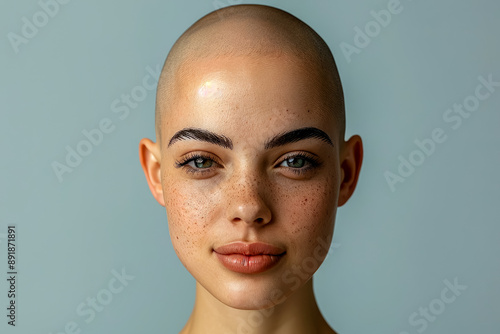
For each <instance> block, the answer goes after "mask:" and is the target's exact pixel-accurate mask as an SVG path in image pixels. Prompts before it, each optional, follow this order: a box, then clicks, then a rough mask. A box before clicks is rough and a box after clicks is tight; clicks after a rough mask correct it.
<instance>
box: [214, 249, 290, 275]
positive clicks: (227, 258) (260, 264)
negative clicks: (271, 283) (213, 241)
mask: <svg viewBox="0 0 500 334" xmlns="http://www.w3.org/2000/svg"><path fill="white" fill-rule="evenodd" d="M214 252H215V255H217V258H218V259H219V261H220V262H221V263H222V264H223V265H224V266H225V267H226V268H227V269H229V270H231V271H234V272H237V273H242V274H257V273H261V272H264V271H266V270H269V269H271V268H272V267H274V266H275V265H276V264H277V263H278V262H279V260H281V258H282V257H283V256H284V255H285V253H286V252H285V250H283V249H282V248H279V247H276V246H272V245H269V244H265V243H261V242H256V243H251V244H247V243H244V242H234V243H230V244H227V245H224V246H220V247H217V248H215V249H214Z"/></svg>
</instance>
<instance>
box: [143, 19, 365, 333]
mask: <svg viewBox="0 0 500 334" xmlns="http://www.w3.org/2000/svg"><path fill="white" fill-rule="evenodd" d="M251 24H252V23H251V22H250V23H249V22H242V23H241V25H242V26H241V29H242V30H243V31H251V28H252V27H251ZM231 25H232V28H234V22H231ZM247 25H250V26H247ZM222 28H224V27H222ZM222 28H221V30H220V33H231V31H234V29H222ZM226 28H227V27H226ZM245 29H246V30H245ZM228 31H229V32H228ZM241 35H242V36H244V38H246V39H245V41H247V40H248V38H249V36H250V37H251V34H250V35H247V36H245V35H244V34H241ZM233 37H234V36H233ZM235 41H236V43H237V39H235ZM172 80H174V81H173V82H174V85H172V87H173V88H171V89H170V90H169V94H171V95H170V98H169V99H168V103H167V102H166V101H167V99H163V98H162V94H165V91H162V90H160V89H159V91H158V94H159V98H158V99H157V101H159V102H157V103H160V104H162V103H163V104H164V105H160V107H163V108H165V109H166V110H167V109H168V111H165V112H164V114H162V118H161V124H159V125H158V124H157V126H159V127H160V128H161V136H158V135H157V142H153V141H151V140H150V139H147V138H144V139H142V140H141V142H140V145H139V155H140V161H141V165H142V167H143V169H144V173H145V175H146V179H147V182H148V185H149V188H150V190H151V192H152V194H153V196H154V198H155V199H156V200H157V201H158V203H160V204H161V205H162V206H164V207H165V208H166V213H167V218H168V224H169V231H170V236H171V240H172V244H173V247H174V249H175V251H176V253H177V255H178V257H179V259H180V260H181V262H182V263H183V264H184V266H185V267H186V269H187V270H188V271H189V272H190V273H191V274H192V275H193V277H194V278H195V279H196V281H197V283H196V299H195V305H194V308H193V311H192V314H191V316H190V318H189V320H188V322H187V323H186V325H185V327H184V328H183V330H182V331H181V333H182V334H201V333H203V334H207V333H209V334H211V333H214V334H215V333H217V334H219V333H242V334H243V333H248V334H264V333H276V334H299V333H300V334H303V333H311V334H319V333H321V334H326V333H329V334H331V333H335V331H334V330H333V329H332V328H331V327H330V325H329V324H328V323H327V322H326V320H325V319H324V317H323V316H322V314H321V312H320V310H319V308H318V306H317V303H316V300H315V297H314V292H313V280H312V276H313V274H314V272H316V270H317V269H318V268H319V266H320V265H321V263H322V261H323V260H324V258H325V256H326V254H327V252H328V249H329V245H330V242H331V237H332V235H333V228H334V224H335V215H336V210H337V207H338V206H342V205H344V204H345V203H346V202H347V200H348V199H349V198H350V196H351V195H352V193H353V191H354V189H355V187H356V183H357V180H358V176H359V171H360V168H361V163H362V156H363V148H362V142H361V138H360V137H359V136H357V135H355V136H353V137H351V138H350V139H349V140H347V141H345V140H344V139H343V135H342V130H341V126H340V125H339V124H338V118H337V117H335V115H334V113H333V112H332V111H331V110H332V106H331V105H330V100H325V98H324V95H323V94H322V93H321V92H322V91H321V89H318V87H319V86H321V85H323V86H325V85H327V84H326V83H325V82H324V81H323V80H324V78H323V77H322V76H321V74H320V72H319V71H317V68H315V67H314V65H311V64H310V63H307V64H304V62H303V61H302V60H301V59H299V58H297V57H296V56H294V55H292V54H286V53H281V52H280V53H272V52H271V53H266V54H257V55H255V54H247V55H245V54H236V55H235V54H229V55H217V56H214V57H202V58H200V59H192V58H189V60H186V61H185V62H184V63H183V64H182V66H181V67H180V68H179V71H178V72H177V75H176V77H175V78H173V79H172ZM167 104H168V105H167ZM167 107H168V108H167ZM157 108H158V106H157ZM193 129H195V130H200V131H204V132H205V133H207V132H210V134H211V135H212V137H210V138H212V139H210V138H209V137H207V136H205V137H203V136H200V135H199V134H197V133H196V132H192V130H193ZM311 129H312V130H311ZM186 130H189V131H191V132H181V131H186ZM182 133H183V135H180V134H182ZM285 133H288V135H285V136H282V135H283V134H285ZM214 136H218V139H219V141H214V140H213V138H214ZM280 136H281V137H280ZM277 137H280V140H276V138H277ZM273 139H275V140H274V142H273ZM270 143H274V144H272V145H271V144H270ZM234 242H242V243H245V244H247V243H254V242H263V243H266V244H269V245H273V246H275V247H278V248H280V249H282V250H284V252H283V253H282V254H281V255H280V257H279V260H278V261H277V262H276V263H275V264H274V265H273V266H272V267H270V268H268V269H266V270H263V271H259V272H252V273H242V272H237V271H234V270H232V269H230V268H227V267H226V266H224V265H223V263H222V262H221V261H220V259H219V257H218V256H217V254H216V251H215V250H216V249H217V248H218V247H219V246H221V245H228V244H231V243H234ZM241 265H242V266H245V265H248V264H241Z"/></svg>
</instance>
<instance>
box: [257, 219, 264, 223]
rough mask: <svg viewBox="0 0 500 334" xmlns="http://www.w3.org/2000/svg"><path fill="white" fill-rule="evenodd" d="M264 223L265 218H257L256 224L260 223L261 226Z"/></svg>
mask: <svg viewBox="0 0 500 334" xmlns="http://www.w3.org/2000/svg"><path fill="white" fill-rule="evenodd" d="M263 221H264V219H263V218H257V219H255V222H256V223H259V224H260V223H262V222H263Z"/></svg>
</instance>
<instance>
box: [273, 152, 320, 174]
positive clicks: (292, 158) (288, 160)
mask: <svg viewBox="0 0 500 334" xmlns="http://www.w3.org/2000/svg"><path fill="white" fill-rule="evenodd" d="M320 164H321V163H320V161H319V159H318V157H316V156H314V155H312V154H308V153H305V152H300V153H293V154H289V155H287V156H286V157H285V158H284V159H283V160H281V163H280V164H279V165H278V167H281V168H286V169H288V170H291V171H293V172H294V173H295V174H298V175H300V174H304V173H307V172H309V171H311V170H313V169H315V168H317V167H319V166H320Z"/></svg>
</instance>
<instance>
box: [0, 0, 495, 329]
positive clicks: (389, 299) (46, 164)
mask: <svg viewBox="0 0 500 334" xmlns="http://www.w3.org/2000/svg"><path fill="white" fill-rule="evenodd" d="M238 2H242V1H238ZM230 3H231V2H229V1H226V0H220V1H219V2H218V3H216V4H215V5H214V3H213V2H212V1H210V0H198V1H159V0H157V1H153V0H149V1H132V0H126V1H97V0H91V1H76V0H73V1H71V2H69V3H68V4H66V5H61V6H60V8H59V12H58V13H57V14H56V15H55V16H54V17H52V18H50V19H49V21H48V22H47V24H46V25H45V26H43V27H42V28H39V31H38V33H37V35H36V36H34V37H33V38H32V39H29V41H28V43H27V44H22V45H20V46H19V52H18V53H16V52H15V51H14V49H13V48H12V46H11V43H10V42H9V39H8V34H9V33H10V32H13V33H16V34H19V35H21V27H22V25H23V21H22V18H23V17H27V18H28V19H29V20H30V21H32V17H33V15H34V14H36V13H37V12H39V11H40V10H41V7H40V5H39V4H38V2H37V1H34V0H25V1H17V2H12V1H9V2H8V1H6V0H2V2H1V4H0V22H1V26H0V35H1V39H0V55H1V62H0V85H1V86H0V101H1V122H0V145H1V150H0V152H1V158H0V168H1V175H0V182H1V183H0V189H1V193H0V242H1V243H0V268H3V269H2V270H1V274H0V277H5V273H6V271H7V269H6V241H5V233H6V230H7V225H10V224H16V225H17V230H18V270H19V281H18V291H19V297H18V300H17V302H18V306H19V308H18V319H17V321H18V323H17V324H18V326H16V328H12V327H11V326H8V325H7V324H6V317H5V315H4V314H5V313H6V310H5V307H6V306H7V302H8V300H7V297H6V292H7V284H6V280H5V279H1V280H0V306H1V309H2V310H4V311H2V312H0V319H2V320H1V322H0V332H1V333H22V334H25V333H43V334H48V333H54V334H55V333H58V332H63V330H64V326H65V325H66V324H67V323H68V322H71V321H75V322H76V323H78V325H79V326H80V328H81V329H82V333H122V334H128V333H130V334H135V333H177V332H178V331H179V330H180V329H181V328H182V326H183V325H184V323H185V322H186V320H187V318H188V316H189V314H190V311H191V308H192V305H193V301H194V280H193V278H192V277H191V276H190V275H189V273H188V272H187V271H186V270H185V269H184V267H183V266H182V264H181V263H180V262H179V260H178V259H177V257H176V255H175V253H174V251H173V249H172V247H171V244H170V239H169V235H168V229H167V221H166V215H165V212H164V209H163V207H161V206H160V205H158V204H157V203H156V201H155V200H154V199H153V198H152V196H151V195H150V193H149V189H148V187H147V184H146V182H145V178H144V176H143V172H142V170H141V168H140V165H139V162H138V153H137V147H138V142H139V140H140V139H141V138H143V137H150V138H154V124H153V123H154V96H155V92H154V91H148V95H147V97H146V98H145V100H144V101H142V102H140V103H139V104H138V106H137V107H136V108H134V109H131V110H130V114H129V115H128V117H126V118H125V119H123V120H122V119H120V118H119V115H120V114H116V113H113V112H112V109H111V103H112V102H113V101H114V100H115V99H117V98H120V96H121V94H130V92H131V90H132V89H133V88H134V87H135V86H138V85H141V84H142V80H143V77H144V76H145V75H147V74H148V71H147V70H146V68H147V67H148V66H149V67H151V68H155V67H156V66H157V65H158V64H162V63H163V61H164V59H165V56H166V55H167V53H168V51H169V49H170V47H171V45H172V44H173V42H174V41H175V40H176V39H177V37H178V36H179V35H180V34H181V33H182V32H183V31H184V30H185V29H186V28H188V27H189V25H191V24H192V23H193V22H194V21H196V20H197V19H198V18H200V17H201V16H203V15H204V14H206V13H208V12H210V11H212V10H214V9H216V8H217V6H220V5H228V4H230ZM233 3H235V2H234V1H233ZM243 3H249V2H246V1H243ZM254 3H263V4H270V5H274V6H276V7H278V8H282V9H284V10H287V11H289V12H290V13H292V14H294V15H296V16H298V17H299V18H300V19H302V20H303V21H305V22H306V23H308V24H309V25H311V26H312V27H313V28H314V29H315V30H316V31H317V32H318V33H319V34H320V35H321V36H322V37H323V38H324V39H325V41H326V42H327V43H328V44H329V45H330V47H331V49H332V52H333V53H334V55H335V57H336V60H337V65H338V68H339V72H340V75H341V77H342V81H343V84H344V91H345V97H346V107H347V123H348V134H349V135H350V134H353V133H359V134H360V135H361V136H362V138H363V139H364V146H365V160H364V165H363V169H362V175H361V178H360V180H359V184H358V188H357V190H356V193H355V195H354V197H353V198H352V199H351V200H350V201H349V203H347V205H346V206H345V207H343V208H341V209H339V212H338V217H337V225H336V229H335V236H334V242H335V243H336V247H335V248H333V250H332V252H331V253H330V255H329V256H328V258H327V259H326V261H325V263H324V264H323V266H322V267H321V268H320V270H319V271H318V273H317V275H316V278H315V289H316V291H317V297H318V302H319V304H320V308H321V310H322V312H323V313H324V315H325V317H326V318H327V320H328V321H329V323H330V324H331V325H332V326H333V327H334V328H335V329H336V330H337V331H338V332H339V333H340V334H351V333H352V334H355V333H368V332H370V333H383V334H400V332H403V331H406V332H408V333H411V334H413V333H418V332H417V329H420V328H421V327H420V326H412V325H411V324H410V323H409V321H408V318H409V316H410V315H411V314H412V313H413V312H418V309H419V307H428V306H429V303H431V302H432V301H433V300H434V299H436V298H440V292H441V290H442V289H443V288H444V287H445V285H444V283H443V281H444V280H446V279H447V280H450V281H453V280H454V279H455V278H457V279H458V282H459V283H460V284H462V285H466V286H467V289H466V290H465V291H463V293H462V294H461V295H460V296H458V297H457V299H456V300H455V302H453V303H451V304H448V305H446V309H445V311H444V312H443V313H442V314H440V315H438V316H437V318H436V320H435V321H433V322H429V325H428V327H427V328H426V329H425V331H424V332H425V333H429V334H431V333H456V334H468V333H499V332H500V320H499V317H498V315H499V314H500V288H499V285H498V284H499V281H500V280H499V279H500V264H499V260H498V255H499V254H500V242H499V240H500V238H499V235H500V224H499V223H500V220H499V216H500V215H499V206H498V203H499V200H500V195H499V185H500V183H499V181H500V180H499V179H500V178H499V174H498V170H499V165H500V134H499V125H500V116H499V106H500V87H498V88H497V91H495V92H494V93H492V94H491V96H490V97H489V98H488V99H486V100H485V101H481V104H480V106H479V109H478V110H477V111H475V112H473V113H472V115H471V116H470V117H469V118H467V119H464V120H463V123H462V124H461V126H460V127H459V128H458V129H456V130H454V129H452V128H451V126H450V125H451V124H450V123H446V122H445V121H444V120H443V114H444V113H445V111H446V110H447V109H448V108H450V107H452V106H453V104H454V103H462V102H463V101H464V99H465V98H466V97H467V96H469V95H471V94H473V93H474V90H475V88H476V86H477V85H478V84H479V81H478V76H483V77H485V78H487V77H488V75H489V74H491V75H492V77H493V79H494V81H500V66H499V65H500V44H499V42H498V32H499V31H500V21H499V20H498V15H499V14H500V2H498V1H494V0H490V1H486V0H482V1H451V0H442V1H423V0H418V1H417V0H414V1H411V0H401V6H402V11H401V12H400V13H399V14H397V15H393V16H392V20H391V22H390V23H389V24H388V25H387V26H386V27H383V28H382V29H381V31H380V33H378V34H377V35H376V36H374V37H373V38H372V39H371V42H370V44H369V45H368V46H366V47H365V48H362V49H360V52H359V54H354V55H352V59H351V61H350V62H348V61H347V58H346V57H345V56H344V55H343V53H342V50H341V48H340V44H341V43H342V42H345V43H349V44H351V45H354V36H355V31H354V30H353V29H354V27H355V26H358V27H360V28H362V29H364V27H365V24H367V23H368V22H369V21H372V20H373V17H372V16H371V14H370V11H371V10H375V11H379V10H382V9H386V8H387V3H388V2H387V1H385V0H383V1H356V2H354V1H325V0H324V1H319V0H318V1H308V2H306V1H285V0H280V1H278V0H275V1H258V2H254ZM217 4H218V5H217ZM104 118H109V119H110V120H111V121H112V122H113V125H114V126H115V128H114V130H113V131H112V132H111V133H109V134H106V135H105V136H104V139H103V141H102V143H101V144H100V145H98V146H96V147H94V148H93V150H92V153H91V154H89V155H88V156H87V157H84V159H83V162H82V163H81V164H80V165H79V166H78V167H76V168H75V169H74V170H73V172H72V173H67V174H64V175H63V182H59V181H58V179H57V177H56V175H55V174H54V172H53V170H52V167H51V164H52V162H53V161H59V162H61V163H63V162H64V159H65V155H66V149H65V147H66V146H67V145H69V146H71V147H72V148H75V147H76V145H77V144H78V142H79V141H81V140H83V139H85V137H84V136H83V135H82V133H81V132H82V130H91V129H93V128H96V127H97V126H98V125H99V122H100V121H101V120H102V119H104ZM437 127H440V128H442V129H443V131H444V132H445V134H446V135H447V140H446V141H445V142H444V143H442V144H438V145H437V146H436V149H435V152H434V153H433V154H432V155H431V156H429V157H427V158H426V160H425V162H424V163H423V164H422V165H421V166H419V167H417V168H416V169H415V171H414V173H413V174H412V175H410V176H409V177H408V178H407V179H406V180H405V182H404V183H398V184H396V185H395V191H394V192H393V191H391V189H390V187H389V185H388V183H387V182H386V179H385V177H384V172H385V171H391V172H394V173H396V172H397V168H398V164H399V160H398V156H399V155H402V156H404V157H406V158H408V156H409V155H410V153H411V152H412V151H414V150H415V149H416V148H417V147H416V146H415V144H414V140H415V139H419V140H422V139H424V138H428V137H430V135H431V132H432V131H433V129H435V128H437ZM122 268H124V269H125V271H126V272H127V273H128V274H129V275H132V276H134V277H135V279H134V280H133V281H131V282H130V283H129V285H128V286H126V287H125V288H124V290H123V291H122V292H121V293H118V294H116V295H114V297H113V300H112V302H111V303H110V304H109V305H107V306H105V309H104V310H103V311H102V312H100V313H97V314H96V317H95V319H94V320H93V321H91V322H89V323H86V322H85V318H86V317H81V316H78V315H77V314H76V311H75V310H76V308H77V307H78V305H79V304H80V303H82V302H85V300H86V298H87V297H95V296H96V295H97V294H98V293H99V291H101V290H102V289H104V288H107V284H108V281H109V280H110V279H111V278H112V277H113V275H112V273H111V272H112V270H113V269H116V270H117V271H121V269H122ZM419 318H420V317H419Z"/></svg>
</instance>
